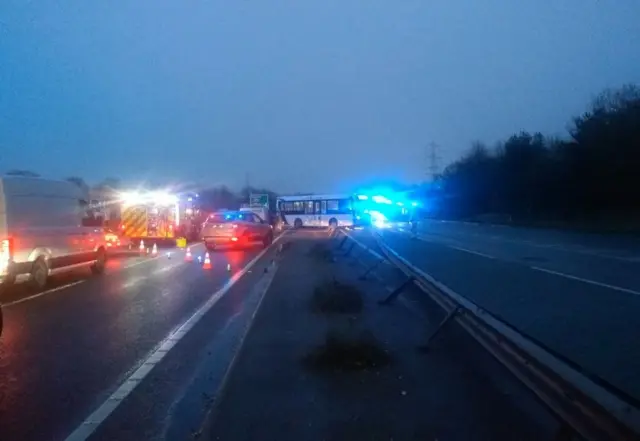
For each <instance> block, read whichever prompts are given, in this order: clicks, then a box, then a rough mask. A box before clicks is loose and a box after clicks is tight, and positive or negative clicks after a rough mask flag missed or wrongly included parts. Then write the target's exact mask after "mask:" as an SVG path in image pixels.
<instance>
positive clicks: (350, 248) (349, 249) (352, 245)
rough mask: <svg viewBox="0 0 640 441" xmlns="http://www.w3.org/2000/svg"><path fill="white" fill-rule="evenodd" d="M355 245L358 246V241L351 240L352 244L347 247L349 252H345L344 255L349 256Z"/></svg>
mask: <svg viewBox="0 0 640 441" xmlns="http://www.w3.org/2000/svg"><path fill="white" fill-rule="evenodd" d="M355 246H356V243H355V242H351V246H350V247H349V248H348V249H347V252H346V253H344V254H343V256H345V257H347V256H348V255H349V254H351V251H353V249H354V248H355Z"/></svg>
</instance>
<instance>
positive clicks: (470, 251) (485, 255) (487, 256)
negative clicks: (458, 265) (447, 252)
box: [447, 245, 495, 259]
mask: <svg viewBox="0 0 640 441" xmlns="http://www.w3.org/2000/svg"><path fill="white" fill-rule="evenodd" d="M447 246H448V247H449V248H453V249H454V250H458V251H464V252H465V253H469V254H475V255H476V256H481V257H486V258H487V259H495V257H493V256H490V255H489V254H484V253H481V252H479V251H473V250H468V249H466V248H462V247H456V246H453V245H447Z"/></svg>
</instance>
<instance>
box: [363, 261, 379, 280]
mask: <svg viewBox="0 0 640 441" xmlns="http://www.w3.org/2000/svg"><path fill="white" fill-rule="evenodd" d="M384 261H385V259H384V258H383V259H378V260H376V261H375V263H374V264H373V265H371V266H369V268H367V270H366V271H365V272H364V273H362V275H361V276H360V277H359V279H360V280H366V279H367V276H368V275H369V274H370V273H371V271H373V270H374V269H376V268H377V267H378V265H380V264H381V263H382V262H384Z"/></svg>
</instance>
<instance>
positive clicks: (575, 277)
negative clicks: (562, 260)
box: [529, 266, 640, 296]
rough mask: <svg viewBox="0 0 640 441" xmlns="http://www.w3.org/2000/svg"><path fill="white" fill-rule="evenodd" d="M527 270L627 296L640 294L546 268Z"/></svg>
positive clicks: (532, 267) (537, 267)
mask: <svg viewBox="0 0 640 441" xmlns="http://www.w3.org/2000/svg"><path fill="white" fill-rule="evenodd" d="M529 268H531V269H534V270H536V271H542V272H544V273H548V274H553V275H555V276H560V277H565V278H567V279H571V280H577V281H579V282H583V283H588V284H590V285H596V286H600V287H603V288H609V289H613V290H615V291H620V292H624V293H627V294H633V295H636V296H640V292H639V291H634V290H633V289H628V288H622V287H620V286H615V285H609V284H608V283H602V282H596V281H595V280H589V279H583V278H582V277H577V276H572V275H570V274H565V273H561V272H558V271H553V270H549V269H546V268H540V267H539V266H531V267H529Z"/></svg>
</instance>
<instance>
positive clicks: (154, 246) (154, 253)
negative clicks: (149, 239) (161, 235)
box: [151, 243, 158, 257]
mask: <svg viewBox="0 0 640 441" xmlns="http://www.w3.org/2000/svg"><path fill="white" fill-rule="evenodd" d="M151 255H152V256H153V257H156V256H157V255H158V245H157V244H155V243H154V244H153V248H151Z"/></svg>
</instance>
